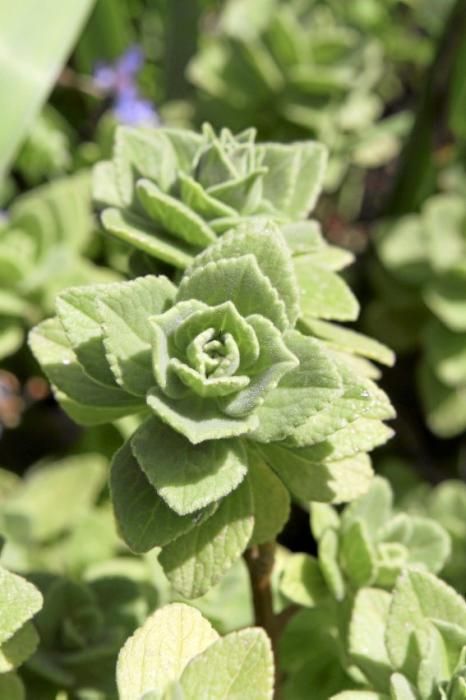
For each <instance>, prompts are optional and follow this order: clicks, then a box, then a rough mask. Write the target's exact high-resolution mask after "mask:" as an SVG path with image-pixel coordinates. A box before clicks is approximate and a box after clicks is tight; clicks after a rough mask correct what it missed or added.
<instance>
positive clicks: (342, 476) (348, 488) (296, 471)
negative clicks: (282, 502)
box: [261, 444, 373, 503]
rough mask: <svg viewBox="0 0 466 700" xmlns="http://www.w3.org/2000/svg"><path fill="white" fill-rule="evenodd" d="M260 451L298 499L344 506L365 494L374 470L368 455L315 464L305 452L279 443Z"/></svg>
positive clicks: (263, 447)
mask: <svg viewBox="0 0 466 700" xmlns="http://www.w3.org/2000/svg"><path fill="white" fill-rule="evenodd" d="M261 452H262V454H263V456H264V459H265V461H266V462H267V464H269V465H270V466H271V467H272V468H273V469H274V471H275V472H276V473H277V475H278V476H279V477H280V479H281V480H282V481H283V483H284V484H285V485H286V486H287V488H288V489H289V490H290V491H291V493H292V494H293V496H295V498H298V499H299V500H304V501H321V502H324V503H345V502H346V501H352V500H354V499H355V498H357V497H358V496H361V495H362V494H364V493H366V491H367V489H368V488H369V486H370V483H371V480H372V477H373V471H372V467H371V461H370V458H369V457H368V455H366V454H364V453H361V454H356V455H353V456H352V457H349V458H348V459H341V460H337V461H335V462H326V463H321V462H313V461H310V460H309V459H307V456H306V451H305V449H304V450H290V449H287V448H286V447H281V446H279V445H276V444H271V445H264V446H262V447H261Z"/></svg>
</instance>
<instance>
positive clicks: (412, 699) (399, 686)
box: [390, 673, 418, 700]
mask: <svg viewBox="0 0 466 700" xmlns="http://www.w3.org/2000/svg"><path fill="white" fill-rule="evenodd" d="M390 697H391V698H393V700H418V694H417V692H416V690H415V689H414V688H413V686H412V685H411V683H410V682H409V681H408V680H407V679H406V678H405V677H404V676H403V675H402V674H401V673H394V674H393V675H392V677H391V679H390Z"/></svg>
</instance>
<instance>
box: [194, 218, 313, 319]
mask: <svg viewBox="0 0 466 700" xmlns="http://www.w3.org/2000/svg"><path fill="white" fill-rule="evenodd" d="M245 254H252V255H254V257H255V259H256V262H257V264H258V265H259V268H260V270H261V272H262V273H263V274H264V275H266V276H267V277H268V279H269V280H270V282H271V283H272V285H273V287H275V289H276V290H277V292H278V293H279V295H280V298H281V299H282V301H283V302H284V304H285V308H286V311H287V315H288V319H289V321H290V324H291V325H294V323H295V321H296V319H297V318H298V315H299V290H298V287H297V284H296V282H295V279H294V270H293V265H292V261H291V256H290V252H289V249H288V246H287V245H286V242H285V240H284V238H283V236H282V234H281V232H280V229H279V228H278V226H277V225H276V224H275V223H274V222H273V221H269V220H267V219H264V220H258V221H254V220H251V221H250V222H248V223H245V224H241V225H240V226H237V227H235V228H234V229H232V230H231V231H229V232H227V233H225V234H224V235H223V236H221V238H219V240H218V241H217V242H216V243H214V244H213V245H211V246H209V247H208V248H207V249H206V250H205V251H203V252H202V253H200V254H199V255H198V256H197V257H196V258H195V260H194V262H193V264H192V265H191V267H190V268H189V269H188V270H187V271H186V275H188V276H189V275H191V274H192V272H194V270H197V269H198V268H199V267H203V266H204V265H206V264H207V263H209V262H215V261H218V260H226V259H228V258H238V257H241V256H242V255H245Z"/></svg>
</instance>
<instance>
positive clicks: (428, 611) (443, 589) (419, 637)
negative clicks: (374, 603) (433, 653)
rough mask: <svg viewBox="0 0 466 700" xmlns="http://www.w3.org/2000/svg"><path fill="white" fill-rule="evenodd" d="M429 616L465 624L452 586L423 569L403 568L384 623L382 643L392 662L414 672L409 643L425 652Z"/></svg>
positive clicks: (465, 608)
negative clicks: (385, 646) (414, 643)
mask: <svg viewBox="0 0 466 700" xmlns="http://www.w3.org/2000/svg"><path fill="white" fill-rule="evenodd" d="M432 619H435V620H439V621H442V622H447V623H453V624H455V625H459V626H460V627H462V628H465V627H466V603H465V601H464V599H463V598H461V597H460V596H459V595H458V594H457V593H456V591H455V590H454V589H453V588H450V586H448V585H447V584H446V583H444V582H443V581H441V580H440V579H438V578H436V577H435V576H434V575H433V574H429V573H427V572H424V571H416V570H414V569H412V570H406V571H404V572H403V573H402V574H400V576H399V578H398V580H397V582H396V585H395V588H394V590H393V600H392V604H391V606H390V613H389V617H388V622H387V631H386V644H387V649H388V653H389V655H390V659H391V661H392V663H393V665H394V666H395V667H396V668H397V669H400V670H403V669H406V673H407V675H408V677H410V678H411V677H412V675H413V673H415V672H416V671H415V666H414V663H415V659H413V654H412V644H413V641H414V640H416V642H417V646H418V648H419V654H420V655H421V657H422V656H424V655H425V654H426V653H427V651H428V646H429V640H430V636H431V630H432V625H433V623H432V622H431V620H432Z"/></svg>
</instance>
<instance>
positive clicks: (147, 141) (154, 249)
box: [93, 125, 326, 269]
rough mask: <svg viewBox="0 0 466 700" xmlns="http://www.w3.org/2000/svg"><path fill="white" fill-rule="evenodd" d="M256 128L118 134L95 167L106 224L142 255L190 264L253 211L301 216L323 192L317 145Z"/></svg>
mask: <svg viewBox="0 0 466 700" xmlns="http://www.w3.org/2000/svg"><path fill="white" fill-rule="evenodd" d="M255 135H256V134H255V130H254V129H247V130H246V131H244V132H242V133H240V134H238V135H233V134H232V133H231V132H230V131H229V130H228V129H223V130H222V131H221V132H220V134H219V135H216V134H215V132H214V131H213V129H212V128H211V127H210V126H209V125H204V128H203V130H202V133H201V134H198V133H195V132H193V131H188V130H184V129H172V128H160V129H142V128H139V129H136V128H130V127H120V128H119V129H118V130H117V132H116V137H115V143H114V150H113V158H112V160H110V161H103V162H101V163H99V164H97V166H96V167H95V170H94V187H93V191H94V199H95V200H96V203H97V205H99V206H100V207H102V208H103V212H102V217H101V219H102V224H103V227H104V229H105V230H106V231H107V232H109V233H111V234H113V235H114V236H116V237H117V238H118V239H119V240H122V241H124V242H125V243H127V244H129V245H130V246H131V248H133V249H134V250H135V251H139V253H141V252H142V253H144V254H148V255H149V256H151V257H153V258H156V259H157V260H159V261H162V262H164V263H167V264H169V265H172V266H174V267H175V268H180V269H184V268H186V267H187V266H189V264H190V263H191V262H192V260H193V258H194V256H195V255H196V254H197V253H198V252H199V251H200V250H203V249H204V248H206V247H207V246H208V245H210V244H211V243H214V242H215V241H216V239H217V236H218V235H219V234H222V233H224V232H225V231H227V230H228V229H230V228H231V227H232V226H233V225H236V224H238V223H240V222H241V221H243V220H245V219H246V218H250V217H254V216H264V215H266V216H269V217H274V218H277V219H280V220H290V219H294V218H297V219H299V218H303V217H305V216H306V215H307V214H308V212H309V211H310V210H311V209H312V208H313V206H314V204H315V201H316V198H317V195H318V192H319V190H320V186H321V182H322V178H323V174H324V169H325V163H326V150H325V148H324V147H323V146H322V145H321V144H319V143H316V142H312V141H306V142H304V141H303V142H297V143H293V144H289V145H281V144H275V143H265V144H256V143H255Z"/></svg>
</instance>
